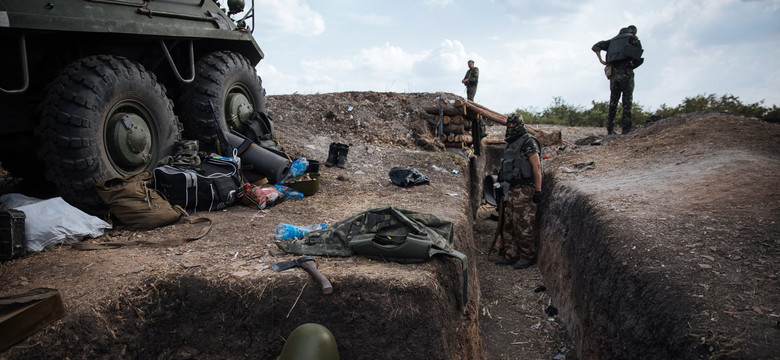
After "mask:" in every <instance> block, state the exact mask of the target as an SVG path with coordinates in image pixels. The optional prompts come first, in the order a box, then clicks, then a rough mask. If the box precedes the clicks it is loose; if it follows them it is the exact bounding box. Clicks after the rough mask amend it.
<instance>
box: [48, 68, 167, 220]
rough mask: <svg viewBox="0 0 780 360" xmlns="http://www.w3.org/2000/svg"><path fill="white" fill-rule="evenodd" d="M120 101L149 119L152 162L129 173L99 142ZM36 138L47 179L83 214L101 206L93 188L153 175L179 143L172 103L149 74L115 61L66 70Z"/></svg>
mask: <svg viewBox="0 0 780 360" xmlns="http://www.w3.org/2000/svg"><path fill="white" fill-rule="evenodd" d="M125 100H133V101H135V102H137V103H139V104H142V106H143V107H144V108H145V109H146V111H148V113H149V114H150V115H151V119H148V120H149V122H150V124H149V128H150V131H151V132H152V142H153V143H152V150H151V155H152V156H151V159H150V161H149V162H148V163H147V164H146V165H145V166H144V167H143V168H140V167H139V168H138V169H134V170H129V169H125V170H122V169H119V168H118V167H115V166H114V164H113V163H112V161H111V159H110V155H109V153H108V150H107V144H106V143H105V141H104V140H105V138H106V135H105V132H106V124H107V117H108V113H109V111H110V109H111V108H112V107H113V106H114V105H115V104H118V103H120V102H122V101H125ZM36 132H37V134H38V137H39V141H40V143H41V149H40V151H39V157H41V159H43V160H44V162H45V164H46V167H47V170H46V177H47V178H48V179H49V180H51V181H52V182H54V183H55V184H56V185H57V188H58V192H59V193H61V194H62V196H63V198H65V200H67V201H69V202H71V203H72V204H74V205H77V206H80V207H84V208H88V209H93V208H95V207H102V205H103V203H102V201H101V200H100V198H99V197H98V196H97V192H96V191H95V185H96V184H97V183H99V182H101V181H104V180H107V179H111V178H116V177H124V176H128V175H132V174H134V173H138V172H140V171H143V170H151V169H153V168H154V167H155V166H156V165H157V163H158V162H159V160H160V159H162V158H163V157H164V156H167V155H170V154H171V153H172V152H173V151H174V146H175V144H176V141H177V140H180V129H179V125H178V120H177V119H176V116H175V115H174V112H173V106H172V102H171V101H170V99H168V97H167V96H166V91H165V89H164V87H163V86H162V85H160V84H159V83H157V81H156V77H155V76H154V74H152V73H151V72H148V71H146V70H145V69H144V67H143V66H142V65H141V64H139V63H136V62H134V61H131V60H128V59H125V58H122V57H115V56H91V57H87V58H84V59H80V60H77V61H75V62H74V63H72V64H70V65H69V66H68V67H66V68H65V69H64V70H63V71H62V72H61V73H60V75H59V76H58V78H57V79H56V80H54V82H53V83H52V84H51V85H50V86H49V88H48V92H47V94H46V97H45V100H44V103H43V105H42V107H41V122H40V124H39V126H38V129H37V131H36Z"/></svg>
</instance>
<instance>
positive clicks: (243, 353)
mask: <svg viewBox="0 0 780 360" xmlns="http://www.w3.org/2000/svg"><path fill="white" fill-rule="evenodd" d="M484 152H485V156H481V157H478V158H477V160H472V161H471V164H470V166H469V184H468V186H469V189H468V190H469V199H468V201H466V202H465V203H464V205H463V206H464V212H465V213H466V214H467V215H468V216H466V218H465V219H464V220H463V221H460V222H458V223H457V224H455V225H456V229H455V231H456V236H457V237H458V238H460V239H461V240H462V241H463V242H464V245H463V248H462V250H463V251H464V252H466V253H468V254H469V255H470V256H479V255H475V251H474V240H473V236H472V228H473V216H472V215H473V213H474V212H475V210H476V208H477V207H478V206H479V205H480V204H481V201H482V185H483V184H482V179H483V178H484V176H485V175H486V174H492V173H495V164H496V163H497V162H498V161H497V158H500V156H501V149H500V147H499V148H498V149H496V148H495V147H490V146H488V147H485V148H484ZM543 190H544V193H545V194H549V195H547V196H546V197H545V201H544V202H543V203H542V204H541V205H540V207H539V216H538V219H539V222H540V223H539V226H540V233H541V236H540V247H539V259H538V266H539V269H540V271H541V273H542V276H543V279H544V283H545V285H546V287H547V291H548V292H549V293H550V296H551V297H552V298H553V301H554V304H555V306H556V307H557V308H558V310H559V317H560V319H561V320H562V321H563V322H564V323H565V325H566V327H567V329H568V333H569V335H570V337H571V339H572V340H573V343H574V346H575V348H576V351H577V355H578V357H579V358H582V359H591V358H625V359H629V358H643V359H655V358H658V359H662V358H680V357H681V358H689V357H694V356H695V355H696V354H693V353H691V352H692V351H696V346H691V343H692V342H693V341H694V339H691V338H690V337H689V336H688V335H687V332H686V328H685V316H686V314H688V313H689V312H690V311H691V310H690V308H691V306H690V304H689V303H687V302H684V301H677V300H672V299H674V298H673V297H672V296H670V295H669V294H674V293H677V292H678V291H679V289H675V288H673V285H668V284H664V283H663V280H662V279H659V278H658V275H656V274H653V273H647V272H636V271H633V270H632V269H631V268H628V267H626V266H625V265H624V264H623V263H622V262H621V260H620V258H619V256H617V255H616V253H615V250H614V249H612V248H611V247H610V243H609V239H610V238H611V237H614V236H615V231H614V229H615V226H616V225H615V224H614V223H611V222H610V220H609V219H605V218H603V217H602V216H600V214H599V213H598V211H596V210H595V206H594V203H593V200H592V199H591V198H590V197H589V196H588V195H587V194H583V193H582V192H579V191H577V190H575V189H572V188H570V187H567V186H566V185H565V184H558V183H557V182H556V179H555V177H554V176H552V175H550V174H545V176H544V189H543ZM474 263H475V262H471V264H470V270H469V271H470V272H471V275H470V277H471V280H472V281H471V283H470V284H469V286H470V287H469V292H470V293H471V294H472V296H471V304H470V305H469V306H468V307H467V308H461V307H460V306H459V304H458V302H457V301H453V299H455V298H456V296H457V294H458V293H460V290H461V289H460V279H459V277H458V275H448V276H438V275H437V276H429V274H443V273H447V274H457V272H456V271H453V270H454V269H457V268H458V264H457V263H456V262H455V261H454V260H452V261H450V260H441V259H437V260H435V261H430V262H428V263H425V264H423V265H420V267H419V268H401V267H399V268H397V269H395V270H394V271H396V272H397V273H396V274H395V275H397V276H396V278H399V279H412V280H409V281H406V282H401V283H399V282H392V281H388V279H387V278H383V277H381V276H371V275H370V274H369V275H361V274H351V275H350V276H341V277H337V278H335V279H333V280H332V281H334V283H338V284H339V287H340V288H341V289H347V290H343V291H340V292H339V294H338V296H333V297H329V298H326V299H324V298H323V297H322V296H319V295H320V294H318V289H317V288H316V286H306V284H307V283H309V282H310V279H309V278H308V277H307V276H306V275H300V276H295V277H284V278H273V279H271V280H268V281H265V282H247V281H242V282H234V281H222V280H220V279H209V278H203V277H195V276H188V275H187V274H182V275H170V276H168V277H165V278H156V279H149V281H147V282H146V283H145V284H144V286H141V287H138V288H136V289H133V290H130V291H129V292H128V293H125V294H121V296H119V297H116V298H112V299H110V300H112V301H109V300H106V301H105V302H104V303H101V304H96V305H95V309H99V310H96V311H94V312H92V313H84V314H80V315H78V316H76V317H75V318H74V319H70V320H69V321H67V322H64V323H61V324H59V325H58V327H57V328H54V327H51V328H48V329H47V330H44V331H43V332H42V333H41V334H39V335H37V337H36V338H34V339H32V340H31V342H36V341H37V342H38V343H39V344H42V346H43V347H44V349H43V350H42V349H41V348H40V347H36V346H32V347H17V348H15V349H14V350H13V356H14V357H15V358H19V359H24V358H30V359H33V358H40V356H41V355H42V354H45V355H46V356H47V357H56V356H57V355H58V354H59V355H63V357H64V356H72V355H73V354H81V356H83V357H86V358H94V357H104V356H109V357H118V358H157V359H209V358H258V359H275V358H276V356H278V353H279V349H281V348H282V347H283V346H284V343H285V339H286V337H287V335H288V334H289V333H290V332H291V331H292V330H293V329H294V328H295V326H297V325H298V324H301V323H305V322H312V320H314V321H315V322H319V323H324V324H330V325H329V328H331V330H332V331H333V332H338V333H340V334H348V335H343V336H340V337H339V338H338V339H337V340H338V341H339V350H340V352H341V355H342V358H345V359H363V358H365V359H398V358H410V359H411V358H414V359H418V358H419V359H450V358H455V359H472V358H480V357H481V350H480V348H481V344H480V338H479V329H478V326H477V321H476V320H475V319H476V317H477V316H478V314H477V313H478V309H479V306H478V304H479V296H478V295H476V294H479V284H478V281H475V280H476V279H477V278H478V276H477V274H476V267H475V265H474ZM416 269H422V271H416ZM415 279H416V280H415ZM659 284H660V285H659ZM48 336H56V338H50V339H48V340H45V339H47V337H48ZM431 343H434V344H435V346H431V345H430V344H431ZM28 345H29V344H28ZM54 347H62V348H63V350H53V349H54ZM366 349H370V350H369V351H366Z"/></svg>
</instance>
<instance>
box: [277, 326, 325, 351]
mask: <svg viewBox="0 0 780 360" xmlns="http://www.w3.org/2000/svg"><path fill="white" fill-rule="evenodd" d="M338 358H339V349H338V346H337V345H336V338H334V337H333V334H331V332H330V330H328V328H326V327H324V326H322V325H320V324H315V323H308V324H303V325H301V326H298V327H297V328H295V330H293V331H292V332H291V333H290V336H289V337H288V338H287V342H286V343H285V344H284V348H282V353H281V355H279V358H278V359H277V360H338Z"/></svg>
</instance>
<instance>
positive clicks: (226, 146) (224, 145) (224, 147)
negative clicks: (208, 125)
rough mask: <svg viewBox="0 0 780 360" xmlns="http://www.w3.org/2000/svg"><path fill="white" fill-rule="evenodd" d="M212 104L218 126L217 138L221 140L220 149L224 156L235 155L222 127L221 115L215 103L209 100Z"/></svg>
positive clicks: (216, 125)
mask: <svg viewBox="0 0 780 360" xmlns="http://www.w3.org/2000/svg"><path fill="white" fill-rule="evenodd" d="M209 105H210V106H211V112H212V113H213V114H214V126H215V127H216V132H217V140H218V141H219V151H220V152H222V154H220V155H222V156H225V157H230V158H232V157H233V146H232V145H230V142H228V139H227V135H225V129H223V128H222V122H220V121H219V115H218V114H217V109H216V108H215V107H214V103H212V102H211V100H209Z"/></svg>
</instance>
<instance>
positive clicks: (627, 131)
mask: <svg viewBox="0 0 780 360" xmlns="http://www.w3.org/2000/svg"><path fill="white" fill-rule="evenodd" d="M630 132H631V126H624V127H623V129H622V131H621V132H620V133H621V134H622V135H627V134H628V133H630Z"/></svg>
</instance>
